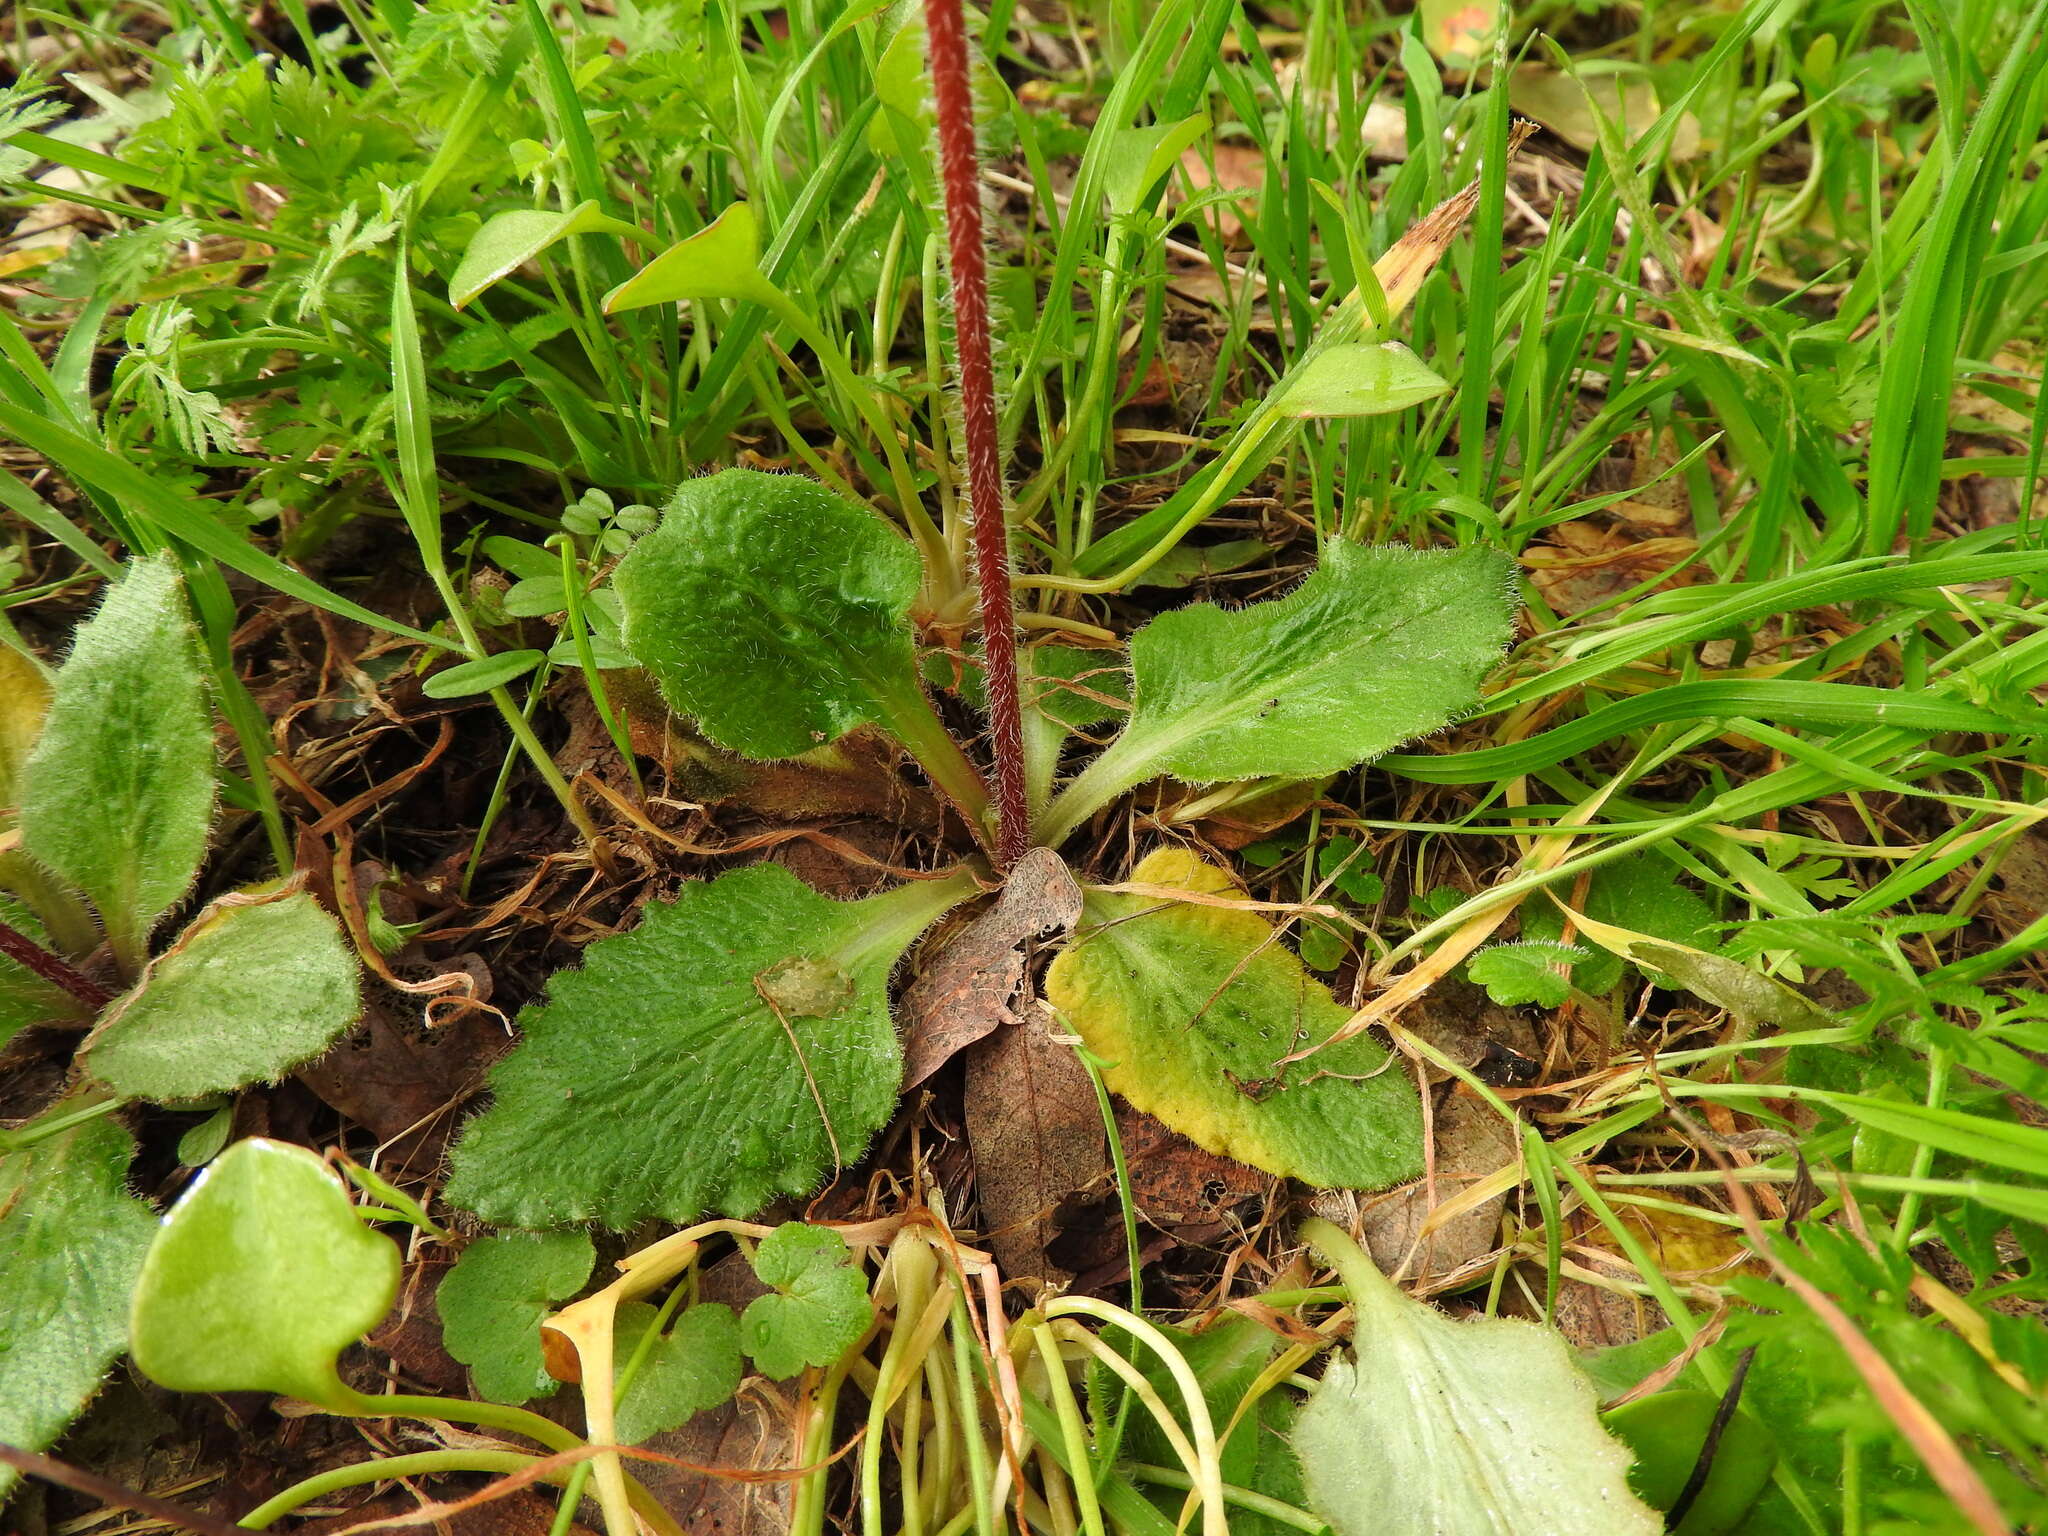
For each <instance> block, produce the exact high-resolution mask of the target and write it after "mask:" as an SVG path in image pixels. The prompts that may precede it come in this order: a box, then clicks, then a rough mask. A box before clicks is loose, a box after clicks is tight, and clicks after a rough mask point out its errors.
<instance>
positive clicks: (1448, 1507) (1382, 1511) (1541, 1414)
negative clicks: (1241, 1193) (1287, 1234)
mask: <svg viewBox="0 0 2048 1536" xmlns="http://www.w3.org/2000/svg"><path fill="white" fill-rule="evenodd" d="M1301 1235H1302V1236H1303V1237H1304V1238H1306V1239H1307V1240H1308V1241H1309V1242H1310V1243H1311V1244H1313V1245H1314V1246H1315V1247H1316V1248H1317V1249H1318V1250H1320V1251H1321V1252H1322V1254H1323V1256H1324V1257H1325V1258H1327V1259H1329V1260H1330V1261H1331V1262H1332V1263H1333V1264H1335V1265H1336V1267H1337V1270H1338V1272H1339V1274H1340V1275H1341V1276H1342V1278H1343V1281H1344V1285H1345V1288H1346V1289H1347V1290H1348V1291H1349V1292H1350V1293H1351V1305H1352V1306H1353V1307H1354V1308H1355V1309H1356V1310H1357V1314H1358V1323H1357V1332H1356V1335H1355V1338H1354V1341H1353V1346H1352V1349H1351V1350H1349V1351H1347V1352H1346V1353H1345V1355H1344V1356H1343V1357H1341V1358H1339V1359H1335V1360H1332V1361H1331V1362H1330V1366H1329V1369H1328V1370H1326V1371H1325V1372H1324V1373H1323V1382H1322V1386H1321V1387H1319V1388H1318V1389H1317V1391H1316V1395H1315V1396H1314V1397H1313V1398H1311V1399H1310V1400H1309V1403H1308V1406H1307V1407H1305V1408H1304V1409H1302V1411H1301V1415H1300V1417H1299V1418H1298V1419H1297V1420H1296V1421H1295V1431H1294V1449H1295V1451H1296V1452H1297V1453H1298V1454H1299V1455H1300V1457H1301V1470H1302V1477H1303V1481H1304V1482H1305V1483H1306V1485H1307V1488H1308V1495H1309V1504H1310V1507H1311V1508H1313V1509H1314V1510H1315V1512H1316V1513H1317V1514H1319V1515H1321V1516H1322V1517H1323V1518H1324V1519H1325V1520H1327V1521H1329V1523H1330V1529H1331V1530H1332V1531H1334V1532H1335V1533H1336V1536H1379V1533H1380V1532H1383V1531H1431V1532H1435V1533H1438V1536H1584V1533H1588V1532H1593V1531H1598V1532H1599V1533H1600V1536H1658V1533H1659V1532H1661V1531H1662V1530H1663V1529H1664V1522H1663V1521H1662V1520H1661V1519H1660V1518H1658V1516H1657V1515H1656V1514H1655V1513H1654V1512H1652V1511H1651V1510H1650V1509H1649V1507H1648V1506H1646V1505H1645V1504H1644V1503H1643V1502H1642V1500H1641V1499H1639V1498H1637V1497H1636V1496H1635V1494H1634V1493H1633V1492H1632V1491H1630V1488H1629V1485H1628V1466H1629V1453H1628V1451H1627V1449H1626V1448H1625V1447H1624V1446H1622V1445H1621V1444H1620V1442H1618V1441H1617V1440H1615V1439H1614V1438H1613V1437H1612V1436H1610V1435H1609V1434H1608V1433H1607V1431H1606V1430H1605V1429H1603V1428H1602V1427H1601V1424H1600V1418H1599V1415H1598V1413H1597V1412H1596V1408H1595V1402H1594V1395H1593V1387H1592V1383H1590V1382H1589V1381H1587V1380H1586V1378H1585V1376H1584V1375H1582V1374H1581V1373H1580V1372H1579V1370H1578V1368H1577V1367H1576V1366H1574V1365H1573V1364H1572V1361H1571V1356H1570V1354H1569V1353H1568V1352H1567V1351H1566V1349H1565V1344H1564V1340H1563V1338H1562V1337H1560V1336H1559V1335H1558V1334H1557V1333H1556V1332H1555V1331H1553V1330H1551V1329H1549V1328H1545V1327H1542V1326H1540V1325H1538V1324H1536V1323H1525V1322H1517V1321H1515V1320H1513V1319H1509V1318H1499V1317H1481V1318H1472V1319H1468V1320H1466V1321H1464V1322H1453V1321H1452V1320H1451V1319H1450V1318H1448V1317H1445V1316H1444V1315H1443V1314H1442V1313H1441V1312H1439V1311H1437V1310H1436V1309H1435V1308H1434V1307H1430V1306H1426V1305H1424V1304H1423V1303H1421V1302H1419V1301H1411V1300H1409V1298H1408V1297H1407V1296H1405V1295H1403V1294H1402V1293H1401V1291H1400V1290H1399V1289H1397V1288H1396V1287H1395V1285H1394V1284H1393V1282H1392V1281H1390V1280H1388V1279H1387V1278H1386V1277H1385V1276H1384V1275H1382V1274H1381V1273H1380V1272H1379V1270H1378V1269H1377V1268H1376V1267H1375V1266H1374V1264H1373V1262H1372V1260H1371V1259H1369V1258H1367V1257H1366V1256H1365V1255H1364V1254H1363V1253H1361V1252H1360V1251H1359V1248H1358V1245H1357V1244H1356V1243H1354V1242H1352V1241H1351V1239H1350V1238H1348V1237H1346V1236H1345V1235H1344V1233H1342V1232H1341V1231H1339V1230H1338V1229H1337V1228H1336V1227H1334V1226H1332V1225H1331V1224H1330V1223H1329V1222H1326V1221H1321V1220H1310V1221H1307V1222H1304V1223H1303V1224H1302V1229H1301Z"/></svg>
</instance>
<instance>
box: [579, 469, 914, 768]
mask: <svg viewBox="0 0 2048 1536" xmlns="http://www.w3.org/2000/svg"><path fill="white" fill-rule="evenodd" d="M921 574H922V571H921V567H920V564H919V561H918V557H917V552H916V551H915V550H914V549H912V548H911V547H910V545H909V543H908V542H907V541H906V540H905V539H904V538H903V537H902V536H901V535H900V534H898V533H896V532H895V530H893V529H892V528H890V527H888V526H887V525H886V524H884V523H883V522H882V520H881V519H880V518H878V517H876V516H875V515H874V514H873V513H872V512H870V511H868V510H867V509H866V508H864V507H861V506H859V505H857V504H856V503H854V502H851V501H848V500H847V499H846V498H845V497H844V496H840V495H838V494H836V493H835V492H833V491H830V490H827V489H826V488H825V487H824V486H822V485H819V484H818V483H817V482H816V481H814V480H806V479H803V478H801V477H799V476H796V475H771V474H764V473H762V472H761V471H759V470H751V469H728V470H723V471H721V472H720V473H718V474H715V475H709V476H706V477H704V478H702V479H697V480H685V481H684V482H683V483H682V485H681V486H680V487H679V488H678V489H677V491H676V494H675V497H674V498H673V499H672V500H671V501H670V502H669V504H668V508H667V510H666V511H665V512H663V514H662V518H661V522H660V524H659V525H658V526H657V527H656V528H655V529H654V531H653V532H652V533H650V534H648V535H647V536H646V537H645V538H643V539H642V540H641V541H640V542H639V543H638V544H636V545H635V546H634V547H633V551H632V553H631V554H629V555H627V556H626V558H625V559H624V560H623V561H622V562H620V565H619V569H618V573H617V575H616V576H614V577H613V584H614V586H615V587H616V588H617V590H618V594H619V598H620V601H621V603H622V604H623V605H624V609H625V643H626V649H627V650H629V651H631V652H632V653H633V655H634V657H635V658H636V659H637V660H638V661H639V662H640V664H641V665H642V666H644V667H646V668H647V670H648V671H649V672H651V673H653V674H654V679H655V681H656V682H657V683H659V684H660V685H661V691H662V693H663V695H664V696H665V697H666V698H667V699H668V702H669V704H670V706H671V707H672V708H674V709H675V710H676V711H677V712H678V713H681V714H685V715H689V716H691V717H692V718H694V719H695V720H696V721H697V724H698V726H699V727H700V728H701V729H702V730H703V732H704V734H705V735H706V736H708V737H710V738H711V740H712V741H714V742H716V743H717V744H718V745H719V746H722V747H725V748H728V749H729V750H731V751H734V752H741V753H744V754H746V755H747V756H748V757H755V758H783V757H795V756H798V755H799V754H801V753H804V752H809V751H811V750H813V749H814V748H816V747H820V746H823V745H824V744H825V743H827V742H830V741H836V740H838V738H839V737H841V736H843V735H845V734H846V733H847V732H848V731H850V730H852V729H854V728H855V727H856V726H861V725H867V724H870V723H873V722H884V723H890V722H893V721H895V720H897V719H898V718H899V717H901V716H902V715H904V713H905V712H906V711H909V712H912V713H915V712H917V711H925V712H927V713H928V712H929V709H928V706H927V705H926V704H925V701H924V698H923V694H922V690H921V685H920V684H919V681H918V676H917V659H916V655H915V653H914V650H913V648H912V644H911V633H910V624H909V614H910V605H911V603H912V601H913V600H915V598H916V597H917V589H918V582H919V580H920V577H921ZM898 734H899V736H900V735H901V734H902V732H901V731H900V730H899V731H898Z"/></svg>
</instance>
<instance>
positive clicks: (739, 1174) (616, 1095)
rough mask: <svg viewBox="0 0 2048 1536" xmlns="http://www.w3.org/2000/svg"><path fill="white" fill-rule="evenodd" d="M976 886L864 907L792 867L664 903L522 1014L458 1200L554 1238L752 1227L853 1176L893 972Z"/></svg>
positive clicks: (884, 1049) (472, 1132)
mask: <svg viewBox="0 0 2048 1536" xmlns="http://www.w3.org/2000/svg"><path fill="white" fill-rule="evenodd" d="M971 893H972V883H971V881H970V880H969V879H968V878H967V877H966V876H960V877H956V878H954V879H951V880H945V881H924V882H919V883H915V884H912V885H907V886H904V887H901V888H899V889H897V890H894V891H890V892H887V893H885V894H883V895H880V896H871V897H868V898H866V899H865V900H862V901H849V902H840V901H833V900H831V899H830V898H828V897H825V896H820V895H819V894H818V893H817V892H815V891H813V890H811V889H810V888H809V887H807V886H805V885H804V884H803V883H802V882H801V881H799V880H798V879H797V878H796V876H794V875H792V874H791V873H790V872H789V871H788V870H786V869H784V868H782V867H781V866H780V865H777V864H759V865H755V866H753V867H752V868H749V869H741V870H735V871H733V872H732V873H730V874H727V875H724V876H721V877H720V878H719V879H717V880H715V881H712V882H710V883H708V884H692V885H687V886H685V887H684V888H683V890H682V892H681V893H680V894H679V895H678V896H677V897H676V899H675V900H674V901H673V902H655V903H652V904H650V905H649V906H648V907H647V908H646V910H645V911H644V912H643V914H642V916H641V920H640V926H639V927H638V928H636V929H634V930H633V931H632V932H631V933H628V934H623V935H621V936H619V937H617V938H610V939H604V940H600V941H599V942H598V943H596V944H593V945H592V946H591V947H590V949H589V951H588V952H587V953H586V954H585V956H584V962H583V966H582V968H581V969H580V970H576V971H567V972H563V973H562V974H560V975H558V976H556V977H555V979H554V980H553V981H552V982H551V983H550V985H549V996H548V999H547V1001H546V1002H545V1003H543V1004H540V1005H537V1006H534V1007H530V1008H528V1009H527V1010H526V1011H525V1012H524V1013H523V1014H521V1015H520V1028H521V1030H522V1031H523V1033H524V1035H525V1039H524V1040H523V1041H522V1042H521V1044H520V1045H519V1046H518V1048H517V1049H515V1050H514V1051H513V1052H512V1053H511V1055H509V1056H507V1057H506V1058H505V1060H504V1061H502V1062H500V1063H499V1064H498V1066H497V1067H496V1068H494V1069H493V1070H492V1073H491V1087H492V1089H493V1091H494V1092H495V1094H496V1100H495V1102H494V1103H493V1104H492V1105H491V1107H490V1108H489V1109H487V1110H485V1111H484V1112H483V1113H482V1114H481V1115H479V1116H477V1117H476V1118H475V1119H474V1120H472V1121H470V1123H469V1124H468V1125H467V1126H466V1127H465V1128H464V1130H463V1134H462V1139H461V1141H460V1142H459V1143H458V1144H457V1146H456V1148H455V1152H454V1177H453V1179H452V1180H451V1181H450V1183H449V1185H448V1198H449V1199H450V1200H453V1201H454V1202H455V1203H456V1204H458V1205H462V1206H466V1207H468V1208H469V1209H471V1210H474V1211H476V1212H478V1213H479V1214H481V1215H483V1216H485V1217H487V1218H489V1219H490V1220H493V1221H500V1222H505V1223H507V1224H510V1225H515V1226H522V1227H548V1226H556V1225H560V1224H561V1223H563V1222H570V1221H592V1220H595V1221H602V1222H604V1223H605V1224H606V1225H608V1226H611V1227H615V1228H623V1227H628V1226H631V1225H632V1224H634V1223H635V1222H638V1221H643V1220H646V1219H648V1218H650V1217H659V1218H661V1219H663V1220H666V1221H674V1222H679V1223H680V1222H686V1221H689V1220H691V1219H693V1218H695V1217H696V1216H698V1215H700V1214H701V1213H703V1212H704V1211H706V1210H709V1209H713V1208H716V1209H719V1210H723V1211H727V1212H731V1213H733V1214H737V1215H746V1214H749V1213H751V1212H752V1211H754V1210H755V1209H757V1208H758V1207H760V1206H761V1205H763V1204H765V1203H766V1202H767V1201H768V1200H770V1199H772V1198H774V1197H775V1196H776V1195H779V1194H792V1195H794V1194H802V1193H803V1192H805V1191H806V1190H808V1189H810V1188H811V1187H813V1186H814V1185H815V1184H816V1183H817V1181H818V1180H819V1178H821V1177H822V1176H823V1175H824V1173H825V1172H826V1170H827V1169H829V1168H831V1167H833V1166H835V1164H843V1163H850V1162H852V1161H853V1160H854V1159H855V1158H857V1157H858V1156H859V1155H860V1154H861V1152H862V1150H863V1149H864V1148H865V1147H866V1146H867V1143H868V1140H869V1138H870V1137H872V1136H873V1135H874V1133H875V1132H876V1131H877V1130H878V1129H879V1128H880V1127H881V1125H882V1123H883V1122H884V1121H885V1120H886V1119H887V1118H888V1116H889V1113H890V1111H891V1110H892V1109H893V1108H894V1107H895V1102H896V1085H897V1083H898V1081H899V1080H900V1078H901V1075H902V1070H903V1066H902V1052H901V1050H900V1049H899V1047H898V1045H897V1042H896V1032H895V1029H894V1027H893V1026H892V1025H891V1023H890V1020H889V1006H888V996H887V982H888V978H889V972H890V970H891V969H892V968H893V967H894V965H895V964H896V961H897V959H898V958H899V957H900V956H901V955H902V953H903V951H904V950H905V949H906V948H908V947H909V945H910V943H911V942H912V940H914V939H915V938H916V937H917V935H918V933H919V932H920V931H922V929H923V928H924V926H925V925H926V924H927V923H929V922H930V921H932V919H934V918H935V917H937V916H938V915H939V914H940V913H941V912H943V911H945V910H946V908H947V907H949V906H951V905H953V904H954V903H955V902H957V901H960V900H962V899H964V898H965V897H966V896H967V895H969V894H971Z"/></svg>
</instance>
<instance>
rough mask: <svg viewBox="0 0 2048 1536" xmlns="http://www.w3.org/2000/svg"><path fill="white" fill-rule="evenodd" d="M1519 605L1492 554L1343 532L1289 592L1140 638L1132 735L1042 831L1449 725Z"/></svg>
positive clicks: (1077, 784) (1054, 836)
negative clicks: (1358, 538) (1181, 786)
mask: <svg viewBox="0 0 2048 1536" xmlns="http://www.w3.org/2000/svg"><path fill="white" fill-rule="evenodd" d="M1514 613H1515V595H1514V579H1513V576H1512V573H1511V567H1510V565H1509V563H1508V561H1507V560H1506V558H1505V557H1503V556H1501V555H1498V554H1495V553H1494V552H1492V551H1491V550H1485V549H1460V550H1445V551H1430V552H1422V551H1418V550H1412V549H1406V548H1402V547H1401V546H1398V545H1381V546H1377V547H1373V548H1365V547H1362V546H1360V545H1357V544H1352V543H1348V542H1345V541H1343V540H1337V541H1333V542H1332V543H1331V544H1330V545H1329V547H1328V548H1327V549H1326V550H1325V551H1324V554H1323V561H1322V564H1321V565H1320V566H1319V567H1317V569H1316V571H1315V572H1314V574H1312V575H1311V576H1310V577H1309V578H1308V579H1307V580H1306V581H1304V582H1303V583H1302V584H1301V585H1300V586H1298V587H1296V588H1295V589H1294V590H1293V591H1292V592H1290V593H1289V594H1288V595H1287V596H1285V597H1283V598H1279V599H1276V600H1275V601H1272V602H1265V603H1253V604H1251V605H1249V606H1248V607H1244V608H1239V609H1235V610H1227V609H1223V608H1219V607H1217V606H1216V605H1215V604H1213V603H1195V604H1191V605H1190V606H1188V607H1186V608H1179V609H1176V610H1174V611H1173V612H1172V613H1167V614H1162V615H1161V616H1160V617H1159V618H1156V619H1154V620H1153V621H1152V622H1151V623H1150V624H1148V625H1146V626H1145V627H1144V628H1143V629H1141V630H1139V631H1138V632H1137V634H1136V635H1135V636H1133V637H1132V639H1131V669H1132V674H1133V679H1134V689H1135V691H1134V701H1133V704H1132V709H1131V718H1130V720H1129V722H1128V723H1127V724H1126V725H1125V726H1124V730H1123V734H1122V735H1121V736H1119V737H1118V738H1117V739H1116V741H1115V742H1114V743H1112V744H1111V745H1110V747H1109V749H1108V750H1107V751H1105V752H1104V753H1103V754H1102V756H1100V757H1098V758H1097V759H1096V760H1095V761H1094V762H1093V763H1091V764H1090V765H1089V766H1088V768H1087V769H1086V770H1085V771H1084V772H1083V773H1082V774H1081V775H1080V777H1078V778H1076V779H1075V780H1074V781H1073V783H1072V784H1071V785H1069V786H1068V788H1067V790H1066V792H1065V793H1064V794H1062V795H1061V796H1060V798H1059V799H1058V800H1057V801H1055V802H1054V803H1053V806H1052V808H1051V809H1050V811H1049V812H1048V813H1047V815H1046V819H1045V823H1044V825H1043V826H1042V827H1041V829H1040V833H1041V840H1042V841H1044V842H1045V843H1046V844H1048V845H1049V846H1057V845H1058V844H1059V843H1061V842H1063V841H1064V840H1065V839H1066V838H1067V837H1068V836H1069V835H1070V834H1071V833H1072V832H1073V831H1074V830H1075V829H1076V828H1077V827H1079V826H1080V825H1081V823H1082V822H1084V821H1086V820H1087V819H1088V817H1089V816H1091V815H1093V814H1094V813H1095V812H1096V811H1097V810H1099V809H1101V807H1102V806H1104V805H1106V804H1107V803H1108V802H1109V801H1110V800H1111V799H1113V798H1115V796H1117V795H1119V794H1121V793H1122V792H1123V791H1124V790H1126V789H1129V788H1130V787H1131V786H1132V785H1134V784H1139V783H1142V782H1143V781H1144V780H1146V779H1149V778H1156V777H1157V776H1159V775H1160V774H1171V775H1173V776H1174V777H1175V778H1177V779H1184V780H1187V781H1189V782H1191V783H1213V782H1216V781H1218V780H1223V779H1256V778H1265V777H1282V778H1296V779H1308V778H1315V777H1316V776H1318V775H1319V774H1326V773H1336V772H1338V771H1340V770H1342V769H1345V768H1350V767H1353V766H1354V765H1356V764H1358V763H1362V762H1365V761H1366V760H1367V759H1369V758H1374V757H1377V756H1379V755H1380V754H1381V753H1382V752H1385V751H1387V750H1389V749H1390V748H1393V747H1396V746H1398V745H1400V744H1401V743H1402V742H1404V741H1407V740H1409V739H1410V738H1412V737H1415V736H1420V735H1423V734H1424V733H1426V732H1429V731H1433V730H1436V729H1437V728H1438V727H1440V726H1442V725H1444V724H1445V723H1446V722H1448V721H1450V720H1454V719H1456V718H1457V717H1458V716H1459V715H1461V714H1463V713H1464V712H1465V711H1467V710H1469V709H1471V708H1472V706H1473V705H1474V704H1475V703H1476V702H1477V701H1478V698H1479V685H1480V683H1481V681H1482V680H1483V679H1484V678H1485V676H1486V674H1487V673H1488V672H1489V671H1491V670H1492V669H1493V667H1494V666H1495V665H1496V664H1497V663H1498V662H1499V660H1500V656H1501V651H1502V648H1503V647H1504V646H1505V645H1506V644H1507V640H1508V636H1509V635H1510V633H1511V632H1512V629H1513V622H1514Z"/></svg>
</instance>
